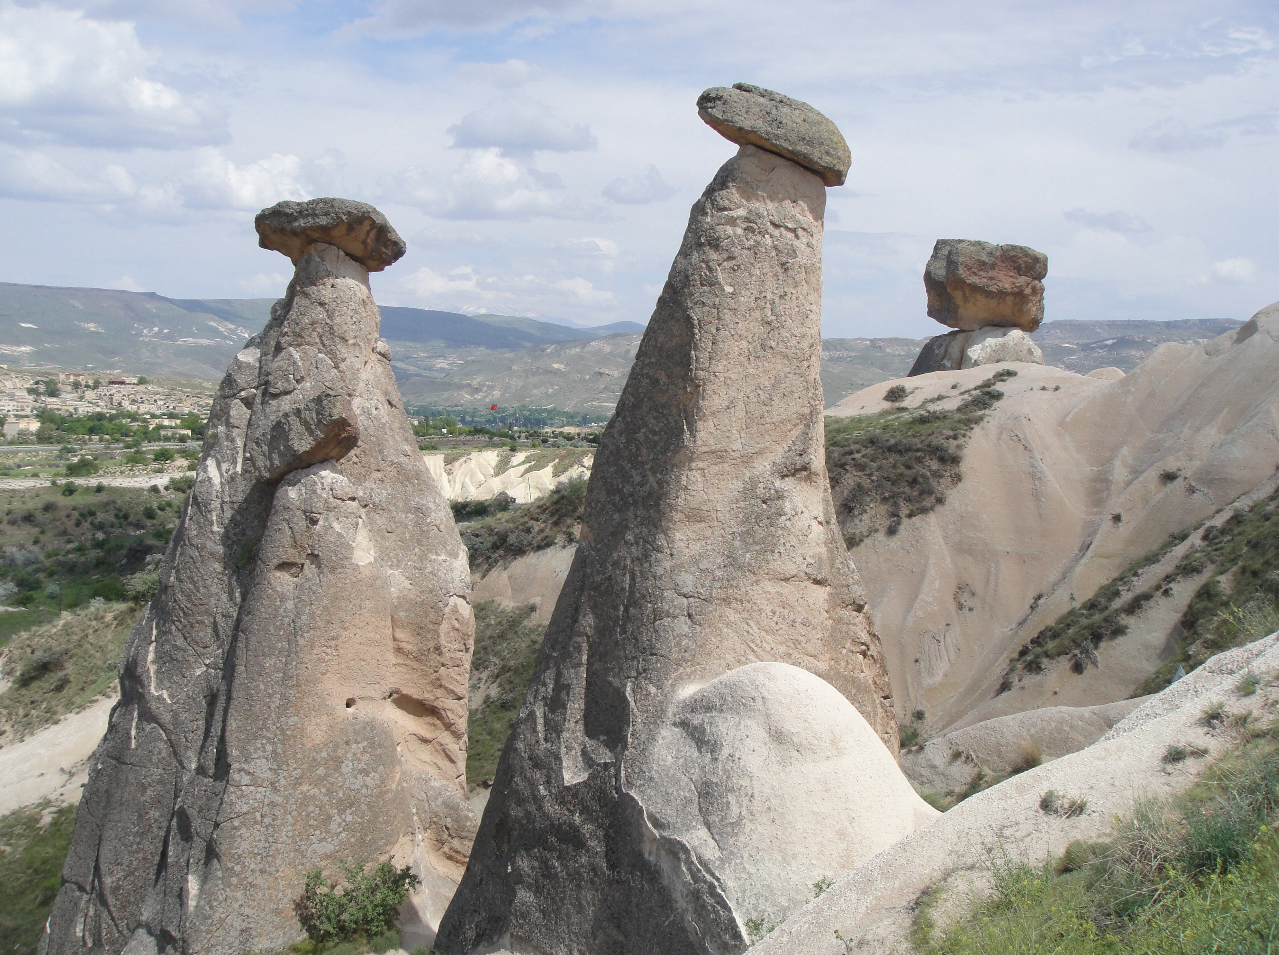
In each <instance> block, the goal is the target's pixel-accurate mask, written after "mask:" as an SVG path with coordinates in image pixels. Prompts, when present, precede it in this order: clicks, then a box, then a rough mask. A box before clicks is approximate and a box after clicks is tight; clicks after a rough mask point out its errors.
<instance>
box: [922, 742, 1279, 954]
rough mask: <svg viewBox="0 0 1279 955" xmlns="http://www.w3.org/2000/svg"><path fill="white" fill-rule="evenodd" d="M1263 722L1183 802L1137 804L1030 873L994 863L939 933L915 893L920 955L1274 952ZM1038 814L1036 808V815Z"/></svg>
mask: <svg viewBox="0 0 1279 955" xmlns="http://www.w3.org/2000/svg"><path fill="white" fill-rule="evenodd" d="M1276 735H1277V732H1276V729H1275V726H1274V724H1272V725H1271V727H1270V729H1268V730H1267V731H1265V732H1264V733H1262V734H1261V735H1260V736H1259V737H1258V738H1254V739H1253V740H1251V741H1250V742H1248V743H1247V744H1246V745H1245V746H1244V747H1243V748H1242V749H1241V750H1239V751H1237V752H1235V753H1233V754H1231V755H1228V756H1226V757H1224V758H1223V759H1221V760H1219V761H1218V762H1217V763H1216V764H1215V765H1214V766H1213V767H1211V768H1210V769H1209V770H1208V771H1207V772H1205V774H1204V776H1203V777H1202V778H1201V780H1200V781H1199V782H1198V783H1196V785H1195V786H1194V787H1192V788H1191V790H1190V791H1189V792H1187V793H1186V794H1185V795H1184V796H1182V797H1180V798H1178V799H1176V800H1173V801H1171V802H1165V803H1157V802H1148V803H1145V804H1141V805H1139V806H1138V807H1137V809H1136V810H1135V811H1134V813H1133V814H1132V815H1131V816H1130V817H1128V818H1126V819H1117V820H1116V821H1115V823H1114V828H1113V833H1112V837H1111V840H1110V841H1109V842H1106V843H1083V842H1075V843H1072V844H1071V845H1070V846H1069V847H1068V848H1067V849H1066V852H1065V853H1064V855H1063V856H1062V858H1060V859H1058V860H1055V862H1050V863H1046V864H1045V865H1044V866H1042V867H1040V868H1034V867H1032V866H1030V865H1027V864H1024V863H1020V864H1019V863H1014V862H1011V861H1008V860H1006V859H1005V860H1003V861H996V862H995V864H994V866H993V869H994V877H995V885H994V890H993V892H992V893H991V894H990V895H989V896H988V897H986V898H983V899H980V900H978V901H977V902H976V903H975V904H974V905H973V907H972V909H971V911H970V912H969V914H968V917H967V918H965V919H963V920H962V921H960V922H958V923H956V924H954V925H952V926H950V927H949V928H947V929H946V930H945V931H944V932H942V933H940V937H936V936H937V935H938V933H937V932H936V931H935V929H934V926H933V923H932V918H931V914H930V910H931V908H932V905H933V903H934V902H935V894H929V893H925V896H924V898H923V899H921V904H920V906H919V909H918V910H917V912H916V918H915V924H914V940H915V945H916V949H917V950H918V951H919V952H921V953H924V955H978V953H994V952H999V953H1008V955H1017V953H1025V955H1031V953H1049V952H1051V953H1053V955H1121V953H1139V955H1147V953H1148V955H1156V953H1158V955H1191V953H1196V955H1197V953H1207V952H1230V953H1238V955H1246V953H1257V955H1261V953H1271V952H1276V951H1279V833H1276V831H1275V829H1274V828H1273V827H1274V825H1275V823H1276V822H1277V821H1279V744H1277V742H1276ZM1045 811H1047V810H1045Z"/></svg>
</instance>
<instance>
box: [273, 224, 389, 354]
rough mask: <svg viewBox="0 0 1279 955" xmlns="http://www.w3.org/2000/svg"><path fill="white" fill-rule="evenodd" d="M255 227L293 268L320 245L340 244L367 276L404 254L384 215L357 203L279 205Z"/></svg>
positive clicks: (339, 246)
mask: <svg viewBox="0 0 1279 955" xmlns="http://www.w3.org/2000/svg"><path fill="white" fill-rule="evenodd" d="M253 227H254V228H255V229H257V232H258V245H260V246H261V247H262V248H264V249H273V250H274V251H276V252H280V253H283V254H284V255H287V256H288V257H289V260H290V261H291V262H292V263H293V264H294V265H297V264H298V263H299V262H301V261H302V256H304V255H306V253H307V250H308V249H310V248H311V246H313V245H315V244H316V243H317V242H322V243H324V244H325V245H332V246H336V247H337V248H339V249H341V250H342V251H343V252H345V253H346V254H347V255H348V256H349V257H350V258H352V259H354V260H355V261H356V262H358V263H359V264H360V265H362V266H364V268H365V269H366V270H367V271H369V272H381V271H382V270H383V269H384V268H386V267H387V266H388V265H391V264H392V263H394V262H396V261H398V260H399V258H400V257H401V256H402V255H404V252H405V245H404V240H403V239H401V238H400V236H399V234H398V233H397V232H396V231H395V229H393V228H392V227H391V223H389V222H387V221H386V216H384V215H382V213H380V212H378V210H377V209H374V208H373V207H372V206H371V205H368V204H367V203H364V202H356V201H355V200H354V199H309V200H307V201H306V202H289V201H285V202H277V203H276V204H275V205H273V206H271V208H269V209H263V210H262V211H261V212H259V213H258V215H257V218H255V219H254V220H253ZM351 277H352V278H355V277H356V276H355V275H354V274H353V275H352V276H351ZM386 357H387V360H388V361H389V360H390V355H387V356H386Z"/></svg>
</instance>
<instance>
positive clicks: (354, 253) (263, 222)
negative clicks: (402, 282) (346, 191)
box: [253, 199, 406, 272]
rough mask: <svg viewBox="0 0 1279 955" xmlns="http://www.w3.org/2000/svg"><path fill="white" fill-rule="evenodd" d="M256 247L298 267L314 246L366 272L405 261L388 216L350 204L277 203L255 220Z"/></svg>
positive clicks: (366, 206) (327, 201)
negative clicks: (328, 249)
mask: <svg viewBox="0 0 1279 955" xmlns="http://www.w3.org/2000/svg"><path fill="white" fill-rule="evenodd" d="M253 227H254V228H255V229H257V230H258V245H260V246H261V247H262V248H264V249H272V250H274V251H276V252H282V253H283V254H284V255H287V256H288V257H289V260H290V261H291V262H292V263H293V264H294V265H297V264H298V263H299V262H301V261H302V257H303V256H304V255H306V253H307V250H308V249H310V248H311V246H313V245H315V244H316V243H317V242H323V243H325V244H327V245H332V246H336V247H337V248H339V249H341V250H342V251H343V252H345V253H346V254H347V255H349V256H350V257H351V258H352V259H354V260H355V261H356V262H359V263H360V264H361V265H362V266H364V267H365V268H366V269H368V270H369V271H370V272H381V271H382V270H383V269H384V268H386V267H387V266H388V265H391V264H393V263H395V262H396V261H398V260H399V258H400V257H401V256H402V255H404V252H405V248H406V247H405V245H404V240H403V239H401V238H400V236H399V234H398V233H397V232H396V231H395V229H393V228H392V227H391V223H389V222H387V221H386V216H384V215H382V213H380V212H378V211H377V210H376V209H374V208H373V207H372V206H371V205H369V204H368V203H367V202H356V201H355V200H354V199H309V200H307V201H306V202H289V201H285V202H277V203H276V204H275V205H273V206H271V208H269V209H263V210H262V211H261V212H259V213H258V215H257V218H256V219H254V220H253Z"/></svg>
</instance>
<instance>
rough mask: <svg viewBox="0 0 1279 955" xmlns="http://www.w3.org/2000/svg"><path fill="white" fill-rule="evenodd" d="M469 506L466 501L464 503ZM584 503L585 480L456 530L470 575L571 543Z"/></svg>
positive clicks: (573, 541)
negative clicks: (458, 532)
mask: <svg viewBox="0 0 1279 955" xmlns="http://www.w3.org/2000/svg"><path fill="white" fill-rule="evenodd" d="M465 503H470V502H465ZM585 503H586V480H585V479H584V478H580V479H575V480H572V481H569V482H567V483H566V484H564V485H563V486H562V487H558V488H556V489H555V490H553V491H552V492H551V493H550V494H548V495H547V496H546V497H544V498H542V499H541V500H538V501H534V502H533V503H531V504H525V505H523V506H522V507H516V508H511V509H510V510H507V511H502V512H499V513H496V514H486V516H485V517H483V518H481V519H480V520H477V521H475V522H474V523H472V524H466V525H463V526H462V527H460V528H458V530H460V531H461V532H462V543H463V544H465V545H466V548H467V550H468V551H469V552H470V557H471V572H472V573H481V574H482V573H487V572H488V571H490V570H492V569H493V568H494V567H496V566H498V565H499V564H501V563H503V562H504V561H508V560H514V559H515V558H516V557H520V556H522V555H523V554H531V553H533V552H534V551H538V550H544V549H546V548H547V547H554V546H555V545H556V544H572V543H575V542H576V541H577V528H578V525H579V524H580V523H581V520H582V506H583V505H584V504H585Z"/></svg>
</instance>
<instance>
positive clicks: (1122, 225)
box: [1063, 209, 1150, 233]
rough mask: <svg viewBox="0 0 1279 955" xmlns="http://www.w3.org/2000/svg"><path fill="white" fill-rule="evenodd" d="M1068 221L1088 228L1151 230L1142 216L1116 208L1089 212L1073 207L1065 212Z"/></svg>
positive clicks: (1131, 230) (1129, 231)
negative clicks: (1110, 210)
mask: <svg viewBox="0 0 1279 955" xmlns="http://www.w3.org/2000/svg"><path fill="white" fill-rule="evenodd" d="M1063 215H1064V216H1065V218H1066V220H1067V221H1068V222H1074V223H1077V224H1079V225H1081V226H1084V227H1085V228H1088V229H1106V230H1109V231H1110V232H1128V233H1135V232H1149V231H1150V223H1148V222H1146V220H1145V219H1143V218H1141V217H1140V216H1135V215H1132V214H1130V213H1127V212H1121V211H1120V210H1118V209H1116V210H1115V211H1114V212H1088V211H1087V210H1086V209H1071V210H1069V211H1068V212H1065V213H1063Z"/></svg>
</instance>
